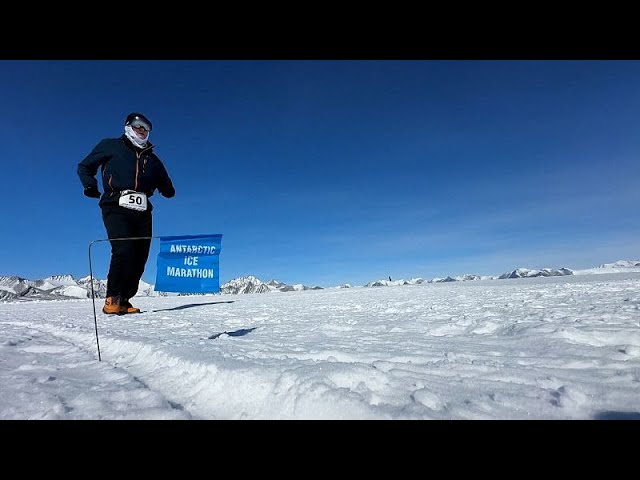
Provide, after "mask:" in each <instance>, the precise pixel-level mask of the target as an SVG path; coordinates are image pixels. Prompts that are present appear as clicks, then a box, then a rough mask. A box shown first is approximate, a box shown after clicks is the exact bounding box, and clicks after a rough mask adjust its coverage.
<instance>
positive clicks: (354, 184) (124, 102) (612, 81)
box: [0, 60, 640, 287]
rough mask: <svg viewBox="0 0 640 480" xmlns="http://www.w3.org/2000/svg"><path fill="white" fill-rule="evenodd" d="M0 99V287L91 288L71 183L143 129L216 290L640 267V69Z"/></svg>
mask: <svg viewBox="0 0 640 480" xmlns="http://www.w3.org/2000/svg"><path fill="white" fill-rule="evenodd" d="M0 92H1V96H2V108H0V127H1V131H2V139H3V141H2V142H1V143H0V155H1V159H2V160H1V161H2V163H1V164H2V186H3V188H2V189H1V190H0V199H1V201H2V208H3V216H2V224H3V227H2V235H1V236H0V239H1V240H0V247H1V248H0V275H19V276H22V277H26V278H29V279H36V278H41V277H45V276H48V275H53V274H63V273H69V274H72V275H74V276H75V277H82V276H85V275H87V274H88V244H89V242H90V241H91V240H94V239H100V238H105V237H106V233H105V230H104V226H103V224H102V220H101V218H100V211H99V208H98V206H97V200H94V199H89V198H86V197H84V196H83V194H82V186H81V184H80V181H79V179H78V177H77V174H76V167H77V164H78V162H79V161H81V160H82V159H83V158H84V157H85V156H86V155H87V154H88V153H89V151H90V150H91V149H92V148H93V146H94V145H95V144H96V143H97V142H98V141H99V140H100V139H102V138H106V137H118V136H120V135H121V134H122V133H123V122H124V118H125V116H126V115H127V113H129V112H131V111H140V112H143V113H144V114H146V115H147V116H148V117H149V118H150V119H151V121H152V122H153V124H154V130H153V132H152V134H151V137H150V140H151V142H153V143H154V144H155V145H156V149H155V151H156V153H157V154H158V155H159V156H160V158H161V159H162V160H163V162H164V163H165V166H166V167H167V170H168V171H169V173H170V175H171V177H172V179H173V182H174V184H175V187H176V192H177V193H176V196H175V197H174V198H172V199H165V198H164V197H162V196H160V195H159V194H156V195H154V196H153V197H152V199H151V201H152V202H153V203H154V206H155V210H154V234H155V235H191V234H200V233H221V234H223V238H222V253H221V256H220V268H221V272H220V280H221V283H224V282H226V281H228V280H231V279H233V278H236V277H239V276H242V275H249V274H252V275H256V276H258V277H259V278H261V279H263V280H269V279H271V278H275V279H278V280H281V281H283V282H286V283H290V284H293V283H304V284H307V285H320V286H325V287H326V286H334V285H338V284H341V283H351V284H356V285H359V284H364V283H366V282H368V281H371V280H377V279H382V278H387V277H388V276H391V277H392V278H393V279H398V278H412V277H423V278H433V277H438V276H446V275H461V274H464V273H475V274H480V275H496V274H500V273H504V272H505V271H508V270H511V269H514V268H517V267H528V268H542V267H563V266H565V267H569V268H587V267H592V266H596V265H598V264H600V263H607V262H613V261H616V260H619V259H637V258H640V222H638V209H639V208H640V188H638V178H640V177H639V174H640V161H639V155H638V154H639V153H640V128H639V126H640V122H639V119H640V62H639V61H612V60H605V61H563V60H552V61H533V60H528V61H510V60H492V61H481V60H468V61H464V60H457V61H444V60H421V61H411V60H384V61H372V60H361V61H358V60H337V61H328V60H309V61H297V60H273V61H271V60H269V61H267V60H258V61H249V60H238V61H233V60H219V61H218V60H200V61H186V60H179V61H169V60H157V61H131V60H127V61H115V60H96V61H86V60H71V61H53V60H47V61H18V60H15V61H10V60H4V61H0ZM100 188H101V190H102V185H101V184H100ZM108 250H109V247H108V244H107V243H101V244H96V245H95V246H94V248H93V256H94V274H95V275H96V276H98V277H101V278H106V272H107V265H108V257H109V251H108ZM156 254H157V241H154V246H153V247H152V252H151V256H150V259H149V262H148V264H147V270H146V272H145V275H144V277H143V278H144V279H145V280H146V281H148V282H149V283H155V262H156Z"/></svg>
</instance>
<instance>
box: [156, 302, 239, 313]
mask: <svg viewBox="0 0 640 480" xmlns="http://www.w3.org/2000/svg"><path fill="white" fill-rule="evenodd" d="M233 302H235V300H227V301H225V302H209V303H188V304H187V305H180V306H179V307H173V308H163V309H160V310H151V311H152V312H153V313H156V312H169V311H171V310H184V309H185V308H192V307H201V306H203V305H217V304H218V303H233Z"/></svg>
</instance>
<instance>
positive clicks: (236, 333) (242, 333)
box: [209, 327, 258, 340]
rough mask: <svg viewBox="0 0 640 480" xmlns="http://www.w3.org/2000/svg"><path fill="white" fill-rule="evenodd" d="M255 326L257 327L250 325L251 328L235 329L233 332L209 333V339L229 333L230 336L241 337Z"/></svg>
mask: <svg viewBox="0 0 640 480" xmlns="http://www.w3.org/2000/svg"><path fill="white" fill-rule="evenodd" d="M256 328H258V327H252V328H241V329H240V330H236V331H234V332H220V333H214V334H213V335H211V336H210V337H209V340H214V339H216V338H218V337H219V336H221V335H225V334H227V335H229V336H230V337H242V336H244V335H246V334H247V333H249V332H253V331H254V330H255V329H256Z"/></svg>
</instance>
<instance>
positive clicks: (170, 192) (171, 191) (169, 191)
mask: <svg viewBox="0 0 640 480" xmlns="http://www.w3.org/2000/svg"><path fill="white" fill-rule="evenodd" d="M160 193H161V194H162V196H163V197H165V198H171V197H173V196H174V195H175V194H176V189H175V188H173V185H171V186H169V187H168V188H165V189H163V190H162V191H161V192H160Z"/></svg>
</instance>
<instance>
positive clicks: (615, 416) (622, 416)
mask: <svg viewBox="0 0 640 480" xmlns="http://www.w3.org/2000/svg"><path fill="white" fill-rule="evenodd" d="M593 419H594V420H640V413H638V412H612V411H603V412H598V413H596V414H595V415H594V416H593Z"/></svg>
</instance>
